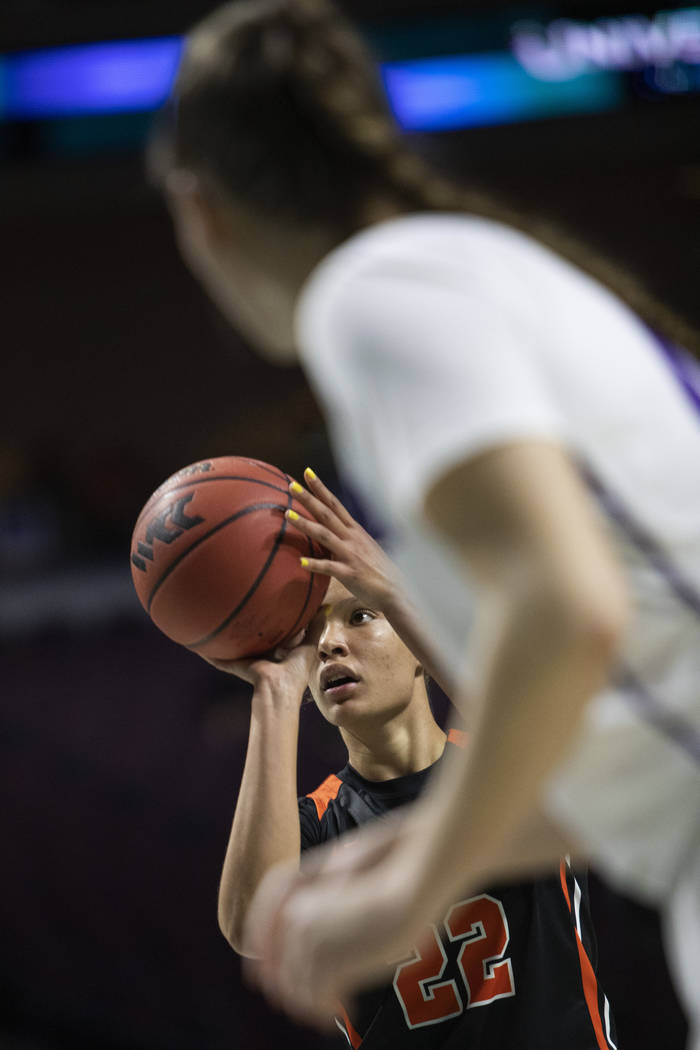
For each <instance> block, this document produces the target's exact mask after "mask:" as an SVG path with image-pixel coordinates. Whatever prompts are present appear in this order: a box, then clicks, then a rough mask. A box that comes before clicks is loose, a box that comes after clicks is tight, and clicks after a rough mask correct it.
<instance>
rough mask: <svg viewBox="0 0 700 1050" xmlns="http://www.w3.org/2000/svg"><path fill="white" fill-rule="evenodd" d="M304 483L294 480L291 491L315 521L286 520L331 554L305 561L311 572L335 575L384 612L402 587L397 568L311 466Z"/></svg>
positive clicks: (289, 518)
mask: <svg viewBox="0 0 700 1050" xmlns="http://www.w3.org/2000/svg"><path fill="white" fill-rule="evenodd" d="M304 481H305V482H306V485H307V488H306V489H304V488H303V487H302V486H301V485H299V484H298V482H295V481H293V482H292V483H291V485H290V489H291V491H292V493H293V494H294V496H295V498H296V499H298V500H299V502H300V503H302V504H303V505H304V506H305V507H306V508H307V510H308V511H309V512H310V513H311V514H312V515H313V517H314V518H315V521H309V520H308V519H307V518H304V517H301V516H298V517H296V518H295V517H294V516H293V513H292V514H290V512H289V511H287V513H286V517H287V519H288V520H289V521H290V522H291V524H292V525H294V526H295V527H296V528H297V529H298V530H299V531H300V532H302V533H303V534H304V535H305V536H308V537H309V538H310V539H312V540H314V541H315V542H316V543H318V544H320V545H321V546H322V547H325V549H326V550H327V551H328V553H329V555H330V557H329V558H308V559H306V564H307V567H308V569H309V572H318V573H321V574H322V575H324V576H333V577H334V578H335V579H336V580H339V581H340V583H342V584H343V585H344V586H345V587H347V588H348V590H349V591H352V593H353V594H354V595H355V597H356V598H358V599H359V600H360V601H361V602H366V603H367V605H369V607H370V608H372V609H376V610H377V612H381V611H382V610H383V609H384V608H385V606H386V605H387V604H388V602H389V601H390V599H391V597H392V595H394V594H395V593H396V591H397V589H398V587H399V584H398V580H397V573H396V569H395V566H394V565H393V563H392V562H391V560H390V559H389V558H388V557H387V555H386V554H385V553H384V551H383V550H382V548H381V547H380V546H379V544H378V543H377V542H376V541H375V540H373V539H372V537H371V536H370V535H369V533H368V532H366V531H365V529H363V528H362V526H361V525H360V524H359V523H358V522H357V521H355V519H354V518H353V516H352V515H351V514H350V512H349V511H348V510H347V509H346V508H345V507H344V506H343V504H342V503H341V502H340V500H339V499H337V498H336V497H335V496H334V495H333V493H332V492H331V491H330V490H329V489H327V488H326V486H325V485H324V484H323V482H322V481H321V480H320V479H319V478H318V477H317V476H316V475H315V474H314V472H313V471H312V470H310V469H309V468H308V467H307V468H306V470H305V471H304Z"/></svg>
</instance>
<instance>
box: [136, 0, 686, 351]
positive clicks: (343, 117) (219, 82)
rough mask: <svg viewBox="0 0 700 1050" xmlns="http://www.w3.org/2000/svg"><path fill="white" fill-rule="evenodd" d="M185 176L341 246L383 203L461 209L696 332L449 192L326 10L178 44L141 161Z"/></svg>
mask: <svg viewBox="0 0 700 1050" xmlns="http://www.w3.org/2000/svg"><path fill="white" fill-rule="evenodd" d="M178 168H180V169H185V170H191V171H194V172H196V173H198V174H200V175H201V176H202V177H204V178H206V179H208V180H209V182H210V184H211V186H212V187H213V188H214V190H215V191H218V192H219V193H221V194H223V196H224V197H228V198H229V199H231V200H236V201H240V202H241V203H242V204H244V205H245V206H247V207H250V208H252V209H257V210H258V211H259V212H260V213H262V214H266V215H271V216H273V217H279V219H280V220H286V221H288V222H292V223H297V224H298V225H300V226H307V225H313V224H318V225H322V226H324V227H327V228H329V229H333V230H335V231H337V233H338V236H339V237H344V236H347V235H349V234H350V233H352V232H355V230H357V229H358V228H359V227H360V226H361V225H362V223H363V221H364V220H363V213H364V210H365V208H366V205H367V203H368V201H370V200H372V199H373V198H375V197H377V196H379V197H381V196H382V195H383V196H385V197H389V198H390V199H391V200H392V202H396V203H397V204H398V205H399V206H400V207H401V208H405V210H406V211H426V210H427V211H464V212H469V213H471V214H474V215H479V216H482V217H485V218H490V219H493V220H496V221H498V222H502V223H505V224H507V225H510V226H513V227H515V228H516V229H519V230H521V231H523V232H525V233H527V234H530V235H531V236H533V237H535V238H536V239H537V240H539V241H541V242H542V243H543V244H545V245H547V246H548V247H550V248H552V249H553V250H554V251H556V252H557V253H558V254H559V255H562V256H563V257H564V258H566V259H569V260H570V261H572V262H574V263H575V264H576V265H577V266H578V267H580V268H581V269H582V270H584V271H586V272H587V273H589V274H591V275H592V276H593V277H595V278H597V279H598V280H600V281H601V282H602V283H603V284H605V285H607V286H608V287H609V288H610V289H611V290H612V291H613V292H615V293H616V294H617V295H618V296H619V297H620V298H621V299H622V300H623V301H624V302H626V303H627V304H628V306H630V308H631V309H632V310H633V311H634V312H635V313H636V314H637V315H638V316H639V317H640V318H641V319H642V320H643V321H644V322H646V324H647V325H648V326H649V327H650V328H652V329H653V330H654V331H656V332H658V333H659V334H660V335H663V336H665V337H666V338H668V339H670V340H672V341H674V342H676V343H679V344H680V345H684V346H686V347H687V348H688V349H690V350H692V351H694V352H695V353H696V354H697V355H698V356H700V335H699V334H698V332H697V330H696V329H695V328H693V327H692V326H691V325H690V324H688V323H687V322H686V321H684V320H683V319H682V318H680V317H679V316H677V315H676V314H675V313H674V311H673V310H671V309H669V308H668V307H666V306H665V305H664V304H663V303H661V302H659V301H658V300H657V299H656V298H655V297H654V296H652V295H651V294H650V293H649V292H648V291H647V290H646V289H644V288H643V286H642V285H641V284H640V283H639V281H637V280H636V279H635V278H633V277H632V276H631V275H630V274H628V273H627V272H626V271H625V270H623V269H621V268H619V267H618V266H616V265H614V264H613V263H612V262H610V261H608V260H607V259H605V258H602V257H601V256H599V255H598V254H597V253H595V252H593V251H592V250H590V249H589V248H588V247H587V246H583V245H581V244H579V243H578V242H576V241H575V240H574V239H573V238H571V237H569V236H567V235H566V234H564V233H562V232H561V231H560V230H558V229H556V228H555V227H554V226H552V225H551V224H549V223H548V222H543V221H538V220H537V219H533V218H532V217H530V216H524V215H522V214H520V213H518V212H517V211H515V210H512V209H510V208H509V207H507V206H505V205H503V204H501V203H498V202H497V201H496V200H494V199H491V198H490V197H488V196H487V195H484V194H481V193H476V192H473V191H471V190H469V189H466V188H462V187H459V186H456V185H453V184H452V183H451V182H449V181H448V180H447V179H444V178H442V177H441V176H439V175H437V174H436V173H434V172H433V171H432V170H431V169H430V167H429V166H428V165H427V164H426V163H424V162H423V161H422V160H421V158H420V157H418V156H417V155H416V154H415V153H414V152H412V151H411V149H410V148H409V147H408V146H407V145H406V143H405V140H404V139H403V138H402V136H401V134H400V133H399V131H398V129H397V127H396V125H395V123H394V121H393V118H392V116H391V114H390V112H389V109H388V105H387V102H386V99H385V95H384V91H383V89H382V85H381V82H380V79H379V75H378V73H377V70H376V63H375V62H374V61H373V60H372V58H371V56H370V54H369V52H368V50H367V49H366V47H365V46H364V44H363V43H362V41H361V38H360V37H359V35H358V34H357V33H356V32H355V31H354V29H353V28H352V27H351V26H350V24H349V23H348V22H347V21H346V20H345V19H344V18H343V17H342V16H341V15H340V14H339V13H338V12H337V11H336V9H335V8H334V7H333V6H332V4H331V3H330V0H236V2H234V3H229V4H227V5H225V6H224V7H222V8H219V9H218V10H216V11H215V12H214V13H213V14H211V15H209V16H208V17H207V18H205V19H204V20H203V21H202V22H200V23H199V25H198V26H196V27H195V29H194V30H193V32H192V33H191V34H190V36H189V38H188V43H187V47H186V51H185V55H184V57H183V60H182V63H181V66H180V70H179V73H178V76H177V81H176V84H175V91H174V97H173V101H172V103H171V107H170V111H169V115H168V117H167V119H166V120H164V121H163V122H162V123H161V127H160V133H159V134H158V135H157V136H156V137H155V138H154V142H153V146H152V150H151V170H152V173H153V174H154V176H155V178H156V179H161V180H162V179H163V178H164V177H165V176H166V175H167V173H168V171H170V170H172V169H178Z"/></svg>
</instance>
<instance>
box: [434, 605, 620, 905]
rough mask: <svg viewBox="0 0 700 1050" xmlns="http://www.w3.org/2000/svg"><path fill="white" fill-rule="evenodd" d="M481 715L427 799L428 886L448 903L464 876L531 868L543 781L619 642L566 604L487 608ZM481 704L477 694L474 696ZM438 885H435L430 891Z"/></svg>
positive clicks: (481, 644) (481, 639)
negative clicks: (526, 848) (529, 853)
mask: <svg viewBox="0 0 700 1050" xmlns="http://www.w3.org/2000/svg"><path fill="white" fill-rule="evenodd" d="M482 613H483V618H482V619H481V624H480V626H481V628H482V630H480V631H477V637H476V638H475V639H474V642H475V648H476V651H477V652H478V653H480V655H481V667H480V668H479V673H478V679H477V680H478V681H479V682H480V689H479V695H478V697H477V701H478V707H477V717H476V724H475V728H474V732H473V735H472V739H471V742H470V747H469V749H468V752H467V753H466V754H461V753H460V754H458V755H456V756H452V761H451V762H450V763H449V764H446V765H447V767H446V768H445V770H444V772H443V774H442V775H441V776H440V777H439V779H438V781H437V783H436V784H435V786H434V788H433V790H432V792H431V793H430V794H429V796H428V798H427V801H426V803H425V804H424V806H425V809H424V814H425V815H426V817H429V820H427V821H426V828H425V832H424V838H423V843H422V845H421V846H420V856H419V858H418V862H417V865H416V878H417V880H418V884H419V892H426V893H434V894H435V895H436V897H437V896H439V897H440V900H441V902H442V900H443V898H444V900H445V901H447V900H449V899H451V898H452V896H453V895H454V893H455V892H459V891H460V890H461V889H462V888H463V886H464V884H465V882H466V883H470V884H472V885H475V884H477V883H479V884H481V883H482V882H483V881H488V879H489V877H491V876H500V875H503V874H505V873H506V872H508V873H509V874H511V875H513V874H516V873H517V872H525V871H526V870H527V868H528V864H527V863H525V860H524V858H521V860H520V861H519V860H518V859H517V858H516V857H514V856H513V863H512V864H510V863H509V862H508V857H509V853H510V855H513V853H514V850H515V844H516V843H517V841H518V835H520V836H521V838H520V848H521V849H522V848H523V845H524V843H523V839H522V828H523V826H524V822H525V821H526V820H527V819H529V818H530V817H531V814H532V813H533V811H534V810H535V809H536V807H537V805H538V802H539V799H540V796H541V792H542V788H543V785H544V783H545V781H546V778H547V776H548V774H550V773H551V772H552V771H553V769H554V768H555V766H556V765H557V763H558V762H559V761H560V760H561V759H562V758H563V757H564V755H565V753H566V750H567V748H568V747H569V745H570V743H571V740H572V737H573V735H574V733H575V731H576V727H577V724H578V721H579V718H580V716H581V713H582V710H583V708H584V706H585V704H586V702H587V701H588V700H589V698H590V697H591V696H592V695H593V693H594V692H595V691H596V690H597V689H599V688H600V687H601V685H602V684H603V683H604V681H605V679H606V677H607V675H608V673H609V669H610V664H611V660H612V658H613V650H614V646H613V645H612V643H611V642H610V641H609V640H608V639H607V638H605V637H604V636H603V635H602V634H598V633H597V632H596V631H595V630H594V629H588V627H587V625H582V624H580V623H577V622H575V620H573V621H572V619H571V618H570V617H569V616H568V615H567V611H566V610H565V609H563V608H562V607H561V606H560V604H559V603H558V602H557V601H552V600H550V599H549V598H548V597H547V596H542V595H541V594H540V595H537V594H534V595H528V594H526V593H524V594H523V595H522V598H521V600H518V599H515V600H512V598H509V599H508V600H502V601H500V602H499V601H496V602H495V603H491V604H490V603H489V602H488V600H487V601H486V602H485V603H484V604H483V605H482ZM471 699H472V700H473V698H471ZM429 887H432V888H433V889H429Z"/></svg>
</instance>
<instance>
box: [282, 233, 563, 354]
mask: <svg viewBox="0 0 700 1050" xmlns="http://www.w3.org/2000/svg"><path fill="white" fill-rule="evenodd" d="M533 273H538V274H540V277H541V283H543V284H548V283H549V282H550V281H551V280H552V279H554V280H559V281H561V280H562V279H563V280H564V281H567V280H568V281H569V282H573V283H574V284H576V283H577V275H579V274H580V271H577V269H576V267H574V266H573V265H572V264H571V263H569V262H567V261H565V260H564V259H562V258H560V257H559V256H558V255H556V254H555V253H554V252H552V251H551V250H550V249H549V248H547V247H545V246H544V245H543V244H541V243H540V242H539V241H537V240H536V239H534V238H533V237H530V236H529V235H528V234H526V233H523V232H522V231H520V230H517V229H515V228H514V227H511V226H508V225H505V224H503V223H500V222H496V221H494V220H492V219H487V218H484V217H482V216H477V215H469V214H466V213H465V214H459V213H431V212H427V213H420V214H415V215H405V216H400V217H398V218H392V219H389V220H387V221H385V222H381V223H377V224H376V225H374V226H372V227H369V228H368V229H365V230H362V231H360V232H359V233H357V234H355V235H354V236H353V237H351V238H350V239H349V240H347V241H345V242H344V243H343V244H341V245H340V246H339V247H338V248H336V249H335V250H334V251H332V252H330V254H329V255H327V256H326V257H325V258H324V259H323V260H322V261H321V262H320V263H319V265H318V266H317V267H316V269H315V270H314V271H313V273H312V274H311V275H310V277H309V278H308V280H307V282H306V284H305V286H304V288H303V289H302V292H301V294H300V296H299V300H298V303H297V311H296V326H297V336H298V344H299V346H300V348H301V351H302V354H303V355H304V357H305V358H307V359H314V358H316V357H317V356H318V354H319V353H320V354H321V355H322V356H323V357H327V355H328V354H329V353H330V354H333V353H334V352H336V351H338V350H339V349H340V346H341V344H343V342H344V341H349V342H352V335H351V333H352V332H353V331H355V329H356V328H357V327H358V326H359V328H360V329H362V330H364V329H363V326H364V325H365V323H369V324H370V325H371V326H373V327H376V325H377V317H376V316H375V314H376V315H381V316H382V317H384V315H385V314H386V311H387V309H390V307H389V303H390V301H396V302H397V303H398V304H399V309H401V308H402V307H401V304H403V303H405V302H407V301H412V302H414V303H417V302H419V301H420V302H422V301H423V299H421V298H418V299H417V298H416V296H419V295H421V294H422V295H425V294H429V293H430V290H431V289H433V290H435V289H439V290H440V291H441V293H443V294H444V293H445V292H448V291H449V290H451V291H452V292H453V293H455V294H457V295H459V296H460V298H461V299H465V297H466V296H469V297H470V299H471V300H472V301H473V302H482V301H484V300H486V301H490V300H492V299H495V298H496V297H499V299H500V300H502V299H503V296H504V289H510V291H509V293H508V296H507V298H508V299H509V300H510V299H512V300H514V301H517V300H518V298H519V297H520V296H522V297H523V298H524V300H525V301H526V302H527V301H529V298H528V295H526V294H525V289H526V287H527V286H529V284H530V282H531V280H532V275H533ZM581 276H582V275H581ZM394 293H397V294H398V298H396V299H395V300H393V299H392V298H391V296H392V295H393V294H394ZM368 319H369V321H368ZM334 347H335V351H334ZM320 348H322V349H320ZM309 363H311V361H310V362H309Z"/></svg>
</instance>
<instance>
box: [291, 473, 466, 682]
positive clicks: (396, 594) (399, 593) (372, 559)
mask: <svg viewBox="0 0 700 1050" xmlns="http://www.w3.org/2000/svg"><path fill="white" fill-rule="evenodd" d="M304 481H305V482H306V484H307V487H308V489H304V488H303V487H302V486H301V485H299V484H298V483H297V482H293V483H292V485H291V486H290V487H291V489H292V491H293V493H294V495H295V497H296V499H298V500H299V502H301V503H303V504H304V506H305V507H307V509H308V510H309V511H310V513H311V514H312V515H313V517H314V519H315V521H309V520H308V519H307V518H300V517H297V518H295V517H294V516H293V515H292V514H290V512H287V517H288V518H289V519H290V520H291V522H292V524H293V525H295V526H296V527H297V528H298V529H299V531H300V532H303V533H304V534H305V535H306V536H309V537H310V538H311V539H312V540H314V541H315V542H316V543H319V544H321V546H322V547H325V548H326V550H327V551H328V554H329V557H328V558H308V559H306V565H307V567H308V569H309V571H310V572H318V573H321V574H323V575H326V576H333V577H334V578H335V579H336V580H339V581H340V583H342V584H343V585H344V586H345V587H347V588H348V590H349V591H352V593H353V594H354V595H355V597H356V598H359V599H360V601H365V602H367V604H368V605H369V606H370V608H372V609H375V610H376V611H377V612H381V613H382V614H383V615H384V616H385V617H386V619H387V620H388V621H389V623H390V624H391V626H392V627H393V628H394V630H395V631H396V633H397V634H398V636H399V638H400V639H401V641H402V642H403V643H404V645H405V646H406V647H407V648H408V649H410V651H411V652H412V653H413V655H414V656H415V657H416V658H417V659H418V660H419V661H420V663H421V664H422V665H423V667H424V668H425V670H426V671H427V672H428V674H429V675H430V676H431V677H432V678H434V679H435V681H436V682H437V683H438V685H439V686H440V687H441V688H442V689H443V690H444V692H445V693H447V694H448V695H449V694H450V693H451V690H452V686H453V683H452V682H450V681H449V680H448V676H447V672H446V671H445V669H444V667H443V666H442V665H441V664H440V662H439V660H438V658H437V656H436V653H435V650H434V648H433V646H431V644H430V642H429V640H428V638H427V637H426V635H425V632H424V630H423V628H422V627H421V624H420V619H419V616H418V613H417V611H416V609H415V608H414V605H413V603H412V601H411V600H410V598H409V596H408V595H407V593H406V591H405V588H404V586H403V584H402V582H401V580H400V578H399V574H398V569H397V567H396V566H395V565H394V563H393V562H392V560H391V559H390V558H389V557H388V555H387V554H386V553H385V552H384V551H383V550H382V548H381V547H380V546H379V544H378V543H377V542H376V540H374V539H373V538H372V537H371V536H370V535H369V533H368V532H367V531H366V530H365V529H363V528H362V526H361V525H360V524H359V522H357V521H355V519H354V518H353V516H352V515H351V514H350V512H349V510H348V509H347V508H346V507H345V506H343V504H342V503H341V502H340V500H339V499H338V498H337V497H336V496H334V495H333V493H332V492H331V491H330V489H328V488H326V486H325V485H324V484H323V482H322V481H321V480H320V478H318V477H317V476H316V474H315V473H314V472H313V471H312V470H310V469H309V468H307V469H306V470H305V471H304Z"/></svg>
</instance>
